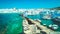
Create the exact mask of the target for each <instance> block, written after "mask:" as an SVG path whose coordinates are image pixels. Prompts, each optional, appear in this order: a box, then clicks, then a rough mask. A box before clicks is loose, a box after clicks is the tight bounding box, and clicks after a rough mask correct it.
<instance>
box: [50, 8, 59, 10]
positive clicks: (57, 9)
mask: <svg viewBox="0 0 60 34" xmlns="http://www.w3.org/2000/svg"><path fill="white" fill-rule="evenodd" d="M50 9H51V10H54V9H55V10H60V7H55V8H50Z"/></svg>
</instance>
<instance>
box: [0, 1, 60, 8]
mask: <svg viewBox="0 0 60 34" xmlns="http://www.w3.org/2000/svg"><path fill="white" fill-rule="evenodd" d="M54 7H60V0H0V8H54Z"/></svg>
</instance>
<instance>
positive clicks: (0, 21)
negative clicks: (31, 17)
mask: <svg viewBox="0 0 60 34" xmlns="http://www.w3.org/2000/svg"><path fill="white" fill-rule="evenodd" d="M22 21H23V18H22V17H21V16H19V15H18V14H17V13H5V14H2V13H0V26H1V27H0V34H2V33H4V34H5V33H6V34H18V33H21V32H22V30H23V28H22Z"/></svg>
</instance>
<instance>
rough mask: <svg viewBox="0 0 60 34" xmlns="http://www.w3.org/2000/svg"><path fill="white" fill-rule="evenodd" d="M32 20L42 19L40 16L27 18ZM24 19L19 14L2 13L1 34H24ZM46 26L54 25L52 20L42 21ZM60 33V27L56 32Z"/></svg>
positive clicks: (0, 19)
mask: <svg viewBox="0 0 60 34" xmlns="http://www.w3.org/2000/svg"><path fill="white" fill-rule="evenodd" d="M27 17H28V18H31V19H33V20H34V19H40V16H39V15H38V16H37V15H34V16H27ZM23 20H24V19H23V18H22V17H21V16H19V14H18V13H0V34H2V33H3V34H19V33H22V32H23V26H22V21H23ZM40 20H41V21H42V22H41V23H42V24H46V26H48V25H50V24H54V23H53V21H52V20H43V19H40ZM56 31H60V27H59V28H58V29H57V30H56Z"/></svg>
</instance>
